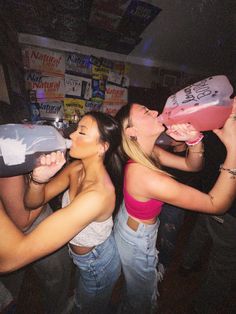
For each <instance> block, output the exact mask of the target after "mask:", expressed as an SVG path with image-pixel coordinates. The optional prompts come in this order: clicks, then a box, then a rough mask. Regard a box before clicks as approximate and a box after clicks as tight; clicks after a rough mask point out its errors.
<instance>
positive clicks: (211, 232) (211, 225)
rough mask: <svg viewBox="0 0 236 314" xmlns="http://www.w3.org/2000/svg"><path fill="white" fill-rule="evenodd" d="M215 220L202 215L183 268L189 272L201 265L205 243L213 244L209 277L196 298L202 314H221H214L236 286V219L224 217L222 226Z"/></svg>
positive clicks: (190, 240)
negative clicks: (190, 269) (233, 286)
mask: <svg viewBox="0 0 236 314" xmlns="http://www.w3.org/2000/svg"><path fill="white" fill-rule="evenodd" d="M213 217H214V216H211V215H202V214H199V216H198V220H197V222H196V225H195V227H194V229H193V232H192V233H191V235H190V238H189V241H188V245H187V247H186V249H185V253H184V261H183V266H184V267H185V268H188V269H189V268H191V267H192V266H193V265H194V263H195V262H197V261H199V256H200V254H201V252H202V249H203V248H204V247H205V244H206V241H208V240H210V241H211V245H212V247H211V251H210V256H209V263H208V268H207V270H206V275H205V276H204V278H203V282H202V284H201V287H200V288H199V291H198V293H197V294H196V296H195V298H194V309H195V311H196V313H199V314H210V313H219V312H215V311H217V307H219V306H220V305H221V304H222V303H223V302H224V301H225V300H226V298H227V295H228V293H229V291H230V289H231V286H232V285H233V284H235V283H236V232H235V230H236V218H234V217H232V216H231V215H229V214H225V215H223V216H222V218H223V223H220V222H219V221H217V220H215V219H214V218H213ZM229 313H233V312H230V311H229Z"/></svg>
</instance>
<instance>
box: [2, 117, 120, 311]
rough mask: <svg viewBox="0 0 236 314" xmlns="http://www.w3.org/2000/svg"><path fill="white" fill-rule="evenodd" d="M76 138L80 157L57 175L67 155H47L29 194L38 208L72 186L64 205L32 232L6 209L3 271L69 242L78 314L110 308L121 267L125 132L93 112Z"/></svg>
mask: <svg viewBox="0 0 236 314" xmlns="http://www.w3.org/2000/svg"><path fill="white" fill-rule="evenodd" d="M70 137H71V139H72V146H71V148H70V156H71V157H73V158H75V159H76V160H75V161H73V162H72V163H70V164H69V165H67V166H66V167H65V168H64V169H63V170H62V171H60V172H59V173H58V174H57V175H56V176H54V175H55V173H56V172H57V171H58V170H59V169H60V168H61V167H62V166H63V165H64V163H65V158H64V155H63V154H62V153H60V152H57V153H52V154H50V155H46V156H43V157H41V165H40V166H39V167H38V168H36V169H34V171H33V172H32V176H31V180H30V183H29V186H28V191H27V192H26V195H25V204H26V206H27V207H29V208H37V207H38V206H41V205H42V204H45V203H47V202H48V201H49V200H50V199H52V198H53V197H55V196H56V195H58V194H59V193H61V192H63V191H66V192H65V195H64V201H63V202H64V208H63V209H59V210H58V211H56V212H55V213H54V214H52V215H51V216H49V217H48V218H46V219H45V220H44V221H43V222H42V223H40V224H39V226H38V227H36V229H35V230H33V231H32V232H31V233H29V234H28V235H23V234H22V233H21V232H19V231H18V230H17V229H16V228H13V225H12V224H11V223H10V222H9V221H8V219H7V217H6V216H4V213H1V218H0V221H1V222H0V225H1V226H0V230H1V231H0V234H1V235H0V238H1V239H4V241H0V271H9V270H14V269H16V268H19V267H22V266H23V265H25V264H27V263H29V262H32V261H34V260H36V259H38V258H40V257H42V256H44V255H47V254H49V253H51V252H53V251H55V250H57V249H58V248H60V247H61V246H62V245H63V244H65V243H66V242H68V241H69V242H70V243H69V252H70V255H71V257H72V259H73V262H74V263H75V265H77V266H78V268H79V272H78V277H79V280H78V283H77V289H76V300H75V301H76V307H77V312H76V313H98V312H100V313H106V308H107V305H108V303H109V299H110V296H111V293H112V288H113V286H114V284H115V282H116V280H117V279H118V277H119V275H120V268H121V266H120V260H119V255H118V252H117V248H116V245H115V241H114V237H113V233H112V227H113V220H112V213H113V211H114V209H115V204H116V193H117V191H116V190H115V188H114V186H115V184H114V183H113V182H112V180H115V177H117V174H118V173H119V172H118V173H117V172H116V168H115V167H117V166H118V159H117V158H116V157H117V156H116V153H115V150H116V148H117V146H118V145H119V144H120V142H121V133H120V129H119V127H118V124H117V123H116V122H115V120H114V119H113V118H112V117H110V116H108V115H105V114H103V113H101V112H90V113H88V114H86V115H85V116H84V117H83V118H82V119H81V120H80V122H79V124H78V129H77V130H76V131H75V132H74V133H72V134H71V136H70ZM52 177H53V178H52ZM50 178H52V179H51V180H50Z"/></svg>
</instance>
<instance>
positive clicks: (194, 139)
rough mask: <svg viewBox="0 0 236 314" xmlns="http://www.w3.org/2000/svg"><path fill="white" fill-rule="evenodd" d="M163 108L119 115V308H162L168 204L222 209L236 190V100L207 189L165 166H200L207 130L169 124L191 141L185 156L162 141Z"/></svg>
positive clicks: (135, 108) (134, 107)
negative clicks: (161, 249) (160, 252)
mask: <svg viewBox="0 0 236 314" xmlns="http://www.w3.org/2000/svg"><path fill="white" fill-rule="evenodd" d="M157 116H158V112H157V111H153V110H148V108H146V107H145V106H142V105H140V104H136V103H134V104H128V105H126V106H124V107H122V108H121V109H120V110H119V112H118V113H117V115H116V119H117V121H118V122H119V124H120V126H121V128H122V147H121V148H122V150H123V154H122V157H123V159H124V161H125V160H126V162H127V164H126V167H125V176H124V188H123V192H124V202H123V204H122V206H121V208H120V210H119V212H118V215H117V216H116V221H115V225H114V235H115V240H116V243H117V247H118V251H119V254H120V258H121V262H122V268H123V273H124V277H125V284H126V286H125V288H126V289H125V299H124V301H123V302H122V305H121V307H120V313H122V314H124V313H139V312H140V311H141V310H142V313H155V312H156V311H157V281H158V278H157V270H156V267H157V261H158V258H157V250H156V239H157V231H158V226H159V219H158V216H159V214H160V212H161V207H162V204H163V203H168V204H171V205H173V206H178V207H181V208H185V209H188V210H192V211H199V212H205V213H223V212H224V211H226V210H227V208H228V207H229V206H230V204H231V203H232V201H233V199H234V197H235V194H236V180H234V179H233V178H232V175H231V172H232V171H233V170H234V169H235V168H236V141H235V137H236V100H235V102H234V107H233V111H232V114H231V115H230V117H229V118H228V119H227V121H226V123H225V125H224V127H223V128H222V129H221V130H214V132H215V133H216V134H217V136H218V137H219V138H220V140H221V141H222V142H223V144H224V145H225V147H226V150H227V156H226V159H225V161H224V163H223V167H224V170H223V168H222V170H223V171H221V173H220V176H219V178H218V180H217V182H216V184H215V185H214V186H213V188H212V189H211V190H210V192H209V193H203V192H200V191H198V190H197V189H194V188H192V187H190V186H187V185H184V184H182V183H180V182H178V181H176V180H175V179H174V178H173V177H172V176H171V175H168V174H167V173H166V172H165V171H163V170H162V169H161V165H164V166H167V167H172V168H176V169H180V170H184V171H198V170H199V169H201V167H202V162H203V154H202V150H203V144H202V138H203V135H202V134H201V133H199V132H198V131H197V130H195V129H194V128H193V127H192V126H191V125H190V124H179V125H173V126H171V127H169V129H168V131H167V133H168V135H170V136H171V137H173V138H174V139H175V140H178V141H185V142H186V143H187V145H188V146H189V151H188V155H187V156H186V158H183V157H179V156H176V155H174V154H171V153H169V152H167V151H165V150H163V149H161V148H160V147H158V146H157V145H155V143H156V139H157V138H158V137H159V135H160V134H161V133H162V132H163V131H164V126H163V125H162V124H161V123H160V122H159V121H158V119H157Z"/></svg>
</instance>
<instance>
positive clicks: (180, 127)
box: [154, 123, 204, 172]
mask: <svg viewBox="0 0 236 314" xmlns="http://www.w3.org/2000/svg"><path fill="white" fill-rule="evenodd" d="M166 133H167V134H168V135H169V136H171V137H172V138H174V139H175V140H177V141H185V142H186V144H187V147H188V148H187V151H186V156H185V157H180V156H176V155H175V154H172V153H170V152H167V151H165V150H164V149H162V148H161V147H159V146H157V145H156V146H155V148H154V153H155V155H156V156H157V157H158V158H159V160H160V162H161V164H162V165H163V166H166V167H170V168H176V169H179V170H183V171H191V172H195V171H199V170H201V169H202V167H203V164H204V144H203V142H202V138H203V135H202V134H201V133H199V132H198V131H197V130H196V129H194V128H193V126H191V125H190V124H187V123H185V124H177V125H173V126H171V127H170V128H169V130H167V132H166Z"/></svg>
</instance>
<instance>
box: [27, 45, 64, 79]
mask: <svg viewBox="0 0 236 314" xmlns="http://www.w3.org/2000/svg"><path fill="white" fill-rule="evenodd" d="M22 54H23V63H24V67H25V68H26V69H32V70H36V71H41V72H44V73H50V74H51V75H60V76H64V73H65V56H64V53H60V52H56V51H52V50H49V49H42V48H38V47H31V46H29V47H28V46H27V47H23V48H22Z"/></svg>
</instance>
